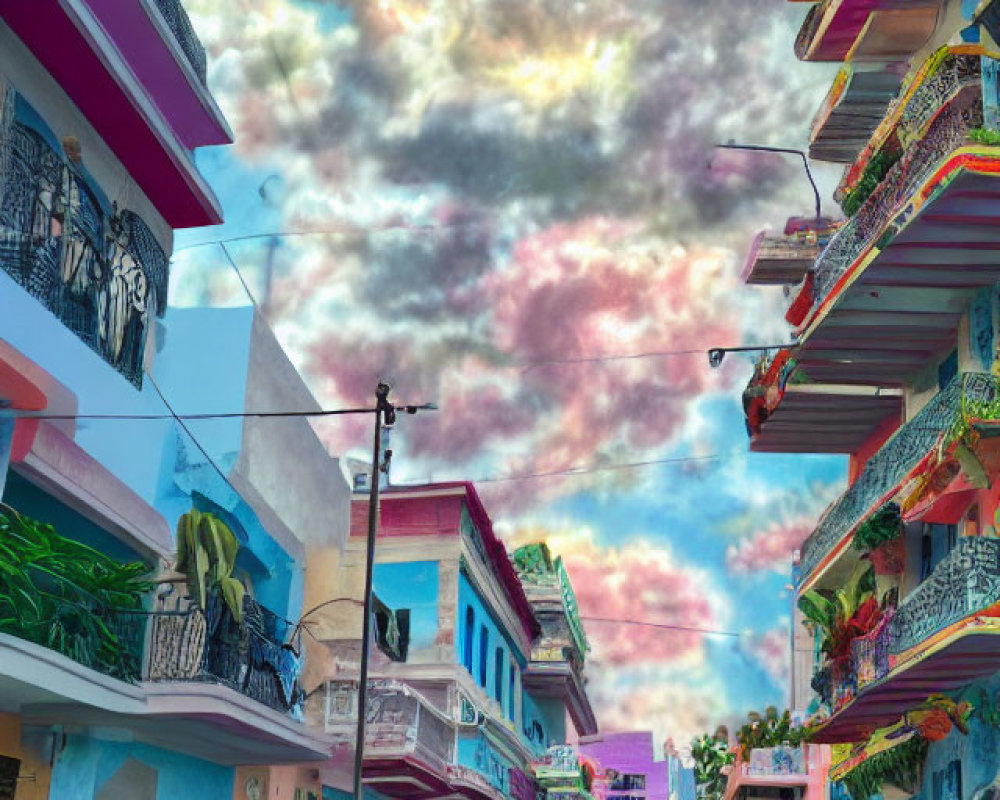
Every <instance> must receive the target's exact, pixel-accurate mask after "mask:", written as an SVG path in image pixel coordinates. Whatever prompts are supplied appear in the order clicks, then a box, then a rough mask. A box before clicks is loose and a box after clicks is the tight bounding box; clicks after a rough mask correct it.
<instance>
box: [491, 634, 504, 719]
mask: <svg viewBox="0 0 1000 800" xmlns="http://www.w3.org/2000/svg"><path fill="white" fill-rule="evenodd" d="M503 664H504V657H503V648H502V647H498V648H497V649H496V654H495V656H494V658H493V666H494V672H493V697H494V698H496V701H497V702H498V703H499V704H500V708H501V709H502V708H503Z"/></svg>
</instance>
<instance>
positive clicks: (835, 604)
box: [799, 561, 882, 660]
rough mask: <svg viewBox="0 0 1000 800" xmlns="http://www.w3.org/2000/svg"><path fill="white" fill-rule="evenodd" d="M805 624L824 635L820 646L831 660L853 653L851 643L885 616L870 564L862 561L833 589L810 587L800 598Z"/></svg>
mask: <svg viewBox="0 0 1000 800" xmlns="http://www.w3.org/2000/svg"><path fill="white" fill-rule="evenodd" d="M799 610H800V611H801V612H802V615H803V616H804V617H805V619H806V624H807V625H810V626H812V627H813V628H815V629H818V630H819V631H820V632H821V633H822V634H823V641H822V643H821V645H820V649H821V650H822V651H823V653H825V654H826V655H827V657H828V658H830V659H831V660H833V659H837V658H843V657H845V656H847V655H849V654H850V651H851V642H852V641H853V640H854V639H856V638H857V637H859V636H865V635H866V634H868V633H871V632H872V631H873V630H874V629H875V626H876V625H878V623H879V621H880V620H881V619H882V609H881V608H880V607H879V604H878V600H877V599H876V597H875V576H874V572H873V570H872V567H871V564H868V563H867V562H864V561H863V562H861V563H860V564H858V565H857V567H855V569H854V572H853V573H852V574H851V577H850V578H849V579H848V580H847V582H846V583H845V584H844V585H843V586H841V587H840V588H839V589H836V590H835V591H833V592H821V591H818V590H815V589H810V590H809V591H807V592H804V593H803V594H802V596H801V597H800V598H799Z"/></svg>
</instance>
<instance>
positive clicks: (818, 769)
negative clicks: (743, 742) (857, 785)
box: [724, 745, 829, 800]
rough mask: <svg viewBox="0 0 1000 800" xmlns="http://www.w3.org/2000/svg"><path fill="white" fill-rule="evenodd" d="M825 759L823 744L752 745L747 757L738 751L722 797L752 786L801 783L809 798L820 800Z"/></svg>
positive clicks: (731, 798)
mask: <svg viewBox="0 0 1000 800" xmlns="http://www.w3.org/2000/svg"><path fill="white" fill-rule="evenodd" d="M828 759H829V756H828V755H827V754H826V753H825V752H824V749H823V748H820V747H816V746H813V745H803V746H801V747H789V746H778V747H759V748H754V749H753V750H751V751H750V758H749V760H747V761H744V760H743V759H742V758H741V757H740V756H739V754H737V759H736V762H735V763H734V764H733V768H732V771H731V772H730V773H729V779H728V781H727V783H726V790H725V794H724V798H725V800H735V798H739V797H741V796H743V795H746V794H750V793H752V792H750V791H749V790H751V789H752V788H755V787H775V788H789V789H791V788H795V787H800V788H802V789H803V790H804V794H805V795H806V796H807V797H808V798H810V800H822V797H823V779H824V776H825V774H826V770H827V767H828Z"/></svg>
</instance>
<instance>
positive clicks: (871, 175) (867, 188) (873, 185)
mask: <svg viewBox="0 0 1000 800" xmlns="http://www.w3.org/2000/svg"><path fill="white" fill-rule="evenodd" d="M901 154H902V153H901V151H900V150H899V149H898V148H892V149H885V150H880V151H879V152H878V153H876V154H875V155H873V156H872V157H871V160H870V161H869V162H868V164H867V165H866V166H865V171H864V172H863V173H862V174H861V177H860V178H859V179H858V182H857V185H856V186H855V187H854V188H853V189H852V190H851V191H849V192H847V194H845V195H844V198H843V199H842V200H841V201H840V207H841V208H842V209H843V211H844V214H845V215H846V216H848V217H853V216H854V215H855V214H856V213H857V212H858V209H859V208H861V206H863V205H864V204H865V201H866V200H867V199H868V198H869V197H871V196H872V194H873V193H874V192H875V190H876V189H877V188H878V187H879V184H880V183H882V181H884V180H885V176H886V175H888V174H889V170H890V169H892V168H893V166H894V165H895V164H896V162H897V161H899V157H900V155H901Z"/></svg>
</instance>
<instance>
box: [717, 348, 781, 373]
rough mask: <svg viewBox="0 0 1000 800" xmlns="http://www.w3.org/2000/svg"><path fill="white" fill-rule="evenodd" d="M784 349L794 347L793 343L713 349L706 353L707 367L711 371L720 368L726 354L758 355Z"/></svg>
mask: <svg viewBox="0 0 1000 800" xmlns="http://www.w3.org/2000/svg"><path fill="white" fill-rule="evenodd" d="M786 347H795V342H787V343H786V344H764V345H758V346H757V347H752V346H745V347H713V348H711V349H710V350H709V351H708V365H709V366H710V367H712V369H715V368H717V367H719V366H721V365H722V362H723V360H724V359H725V358H726V353H759V352H762V351H763V352H767V351H769V350H784V349H785V348H786Z"/></svg>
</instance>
